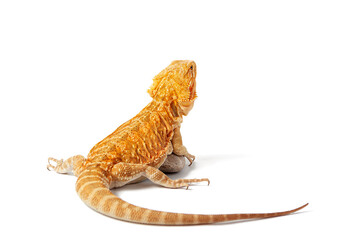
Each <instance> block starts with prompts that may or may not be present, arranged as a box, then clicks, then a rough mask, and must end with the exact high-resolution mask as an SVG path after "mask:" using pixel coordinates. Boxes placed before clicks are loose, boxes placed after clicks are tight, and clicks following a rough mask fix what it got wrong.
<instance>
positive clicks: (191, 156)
mask: <svg viewBox="0 0 360 240" xmlns="http://www.w3.org/2000/svg"><path fill="white" fill-rule="evenodd" d="M185 157H186V159H187V160H188V161H189V162H190V164H189V167H190V166H191V164H192V163H193V162H194V161H195V156H194V155H191V154H190V153H187V154H186V155H185Z"/></svg>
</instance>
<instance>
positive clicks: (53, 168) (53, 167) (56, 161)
mask: <svg viewBox="0 0 360 240" xmlns="http://www.w3.org/2000/svg"><path fill="white" fill-rule="evenodd" d="M51 161H53V162H55V163H56V166H54V165H53V164H52V163H51ZM48 163H49V164H48V165H47V166H46V168H47V170H49V171H51V170H55V169H56V167H58V166H60V165H61V164H62V163H63V160H62V159H61V160H57V159H55V158H52V157H49V158H48Z"/></svg>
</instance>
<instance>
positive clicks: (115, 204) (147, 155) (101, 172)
mask: <svg viewBox="0 0 360 240" xmlns="http://www.w3.org/2000/svg"><path fill="white" fill-rule="evenodd" d="M195 78H196V65H195V62H193V61H174V62H172V63H171V64H170V65H169V66H168V67H167V68H165V69H164V70H163V71H161V72H160V73H159V74H158V75H157V76H156V77H155V78H154V81H153V85H152V86H151V87H150V89H149V90H148V92H149V94H150V96H151V97H152V98H153V100H152V101H151V102H150V103H149V104H148V105H147V106H146V107H145V108H144V109H143V110H142V111H141V112H140V113H139V114H138V115H136V116H135V117H134V118H132V119H130V120H129V121H127V122H126V123H124V124H122V125H121V126H120V127H119V128H118V129H116V130H115V131H114V132H113V133H112V134H110V135H109V136H108V137H106V138H105V139H103V140H102V141H100V142H99V143H98V144H96V145H95V146H94V147H93V148H92V149H91V150H90V153H89V154H88V156H87V158H85V157H83V156H81V155H77V156H74V157H71V158H69V159H67V160H66V161H62V160H56V159H54V158H49V165H48V169H53V170H54V171H56V172H58V173H70V172H72V173H74V175H75V176H77V177H78V179H77V182H76V192H77V193H78V195H79V196H80V198H81V199H82V200H83V201H84V202H85V204H87V205H88V206H89V207H91V208H93V209H94V210H96V211H98V212H100V213H103V214H105V215H107V216H110V217H113V218H117V219H121V220H125V221H130V222H137V223H144V224H157V225H193V224H206V223H217V222H225V221H234V220H240V219H251V218H267V217H276V216H282V215H286V214H290V213H293V212H296V211H298V210H300V209H302V208H304V207H305V206H306V205H307V204H305V205H304V206H302V207H299V208H297V209H294V210H290V211H285V212H277V213H262V214H217V215H202V214H183V213H170V212H162V211H155V210H150V209H145V208H141V207H138V206H134V205H132V204H130V203H127V202H125V201H123V200H122V199H120V198H118V197H117V196H115V195H114V194H113V193H112V192H111V191H110V189H111V188H115V187H120V186H123V185H125V184H128V183H131V182H137V181H140V180H142V179H144V178H148V179H150V180H151V181H152V182H154V183H157V184H159V185H162V186H164V187H169V188H180V187H186V188H188V186H189V184H191V183H195V182H204V181H205V182H208V183H209V180H208V179H207V178H202V179H178V180H172V179H170V178H169V177H167V176H166V175H165V174H164V173H163V172H161V171H160V170H158V168H159V167H160V166H161V165H162V164H163V163H164V162H165V161H166V157H167V155H170V154H176V155H179V156H184V157H186V158H187V159H188V160H189V162H190V165H191V163H192V161H193V160H194V159H195V157H194V156H193V155H191V154H189V153H188V151H187V150H186V148H185V147H184V146H183V144H182V139H181V134H180V125H181V123H182V117H183V116H184V115H185V116H186V115H187V114H188V113H189V111H190V110H191V109H192V107H193V104H194V100H195V98H196V81H195ZM50 161H52V162H55V163H56V165H55V166H54V165H52V164H51V162H50Z"/></svg>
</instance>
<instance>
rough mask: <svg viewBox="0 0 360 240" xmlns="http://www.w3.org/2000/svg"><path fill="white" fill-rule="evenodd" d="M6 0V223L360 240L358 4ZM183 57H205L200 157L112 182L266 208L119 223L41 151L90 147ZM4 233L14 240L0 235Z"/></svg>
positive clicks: (57, 235) (195, 118) (207, 204)
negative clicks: (268, 215) (166, 172)
mask: <svg viewBox="0 0 360 240" xmlns="http://www.w3.org/2000/svg"><path fill="white" fill-rule="evenodd" d="M128 2H131V3H125V2H120V1H74V0H71V1H1V3H0V81H1V85H0V104H1V118H0V121H1V124H0V131H1V132H0V140H1V145H0V146H1V159H0V162H1V174H0V177H1V198H0V201H1V214H0V217H1V220H2V221H3V223H2V227H1V228H2V230H1V235H4V236H5V235H7V237H6V239H15V238H17V239H19V237H20V236H25V237H37V238H40V239H42V238H51V239H63V238H73V239H100V238H101V239H105V238H113V239H125V238H129V237H130V236H131V237H133V238H134V239H139V238H140V237H142V238H145V237H146V238H147V239H153V238H155V237H156V238H157V239H185V238H197V237H201V238H202V239H209V238H211V239H212V238H217V239H219V238H222V239H224V238H225V239H231V238H234V239H235V238H236V239H238V238H240V237H241V238H242V239H265V238H266V239H309V238H317V239H319V238H321V239H325V238H327V237H334V238H338V239H339V238H341V239H359V236H360V234H359V230H358V227H359V224H358V223H359V220H358V215H359V214H360V211H359V201H360V198H359V196H358V192H359V182H360V178H359V167H358V165H357V162H359V160H360V151H359V146H360V124H359V123H360V112H359V103H360V94H359V91H360V84H359V81H360V71H359V66H360V65H359V64H360V57H359V56H360V47H359V46H360V44H359V43H360V31H359V30H360V28H359V27H360V26H359V25H360V14H359V12H360V7H359V3H358V1H296V2H295V1H224V0H222V1H185V0H183V1H154V0H152V1H128ZM175 59H192V60H195V61H196V63H197V65H198V78H197V82H198V83H197V88H198V89H197V90H198V96H199V98H198V100H196V103H195V107H194V109H193V111H192V112H191V113H190V114H189V116H188V117H186V118H185V119H184V123H183V127H182V132H183V138H184V143H185V145H186V146H187V148H188V150H189V152H190V153H192V154H194V155H196V156H197V159H196V162H195V163H194V165H193V166H191V167H190V168H188V167H186V168H185V169H184V171H183V172H181V173H179V174H173V175H171V177H172V178H180V177H186V178H193V177H196V178H201V177H208V178H210V180H211V184H210V186H209V187H207V186H205V185H204V184H200V185H198V186H192V187H191V190H188V191H186V190H184V189H166V188H162V187H159V186H155V185H154V184H152V183H150V182H149V181H146V182H143V183H141V184H138V185H132V186H126V187H124V188H122V189H120V190H116V191H114V192H115V194H117V195H118V196H120V197H122V198H123V199H125V200H127V201H129V202H131V203H133V204H136V205H139V206H143V207H147V208H152V209H159V210H167V211H176V212H188V213H234V212H272V211H282V210H288V209H292V208H295V207H298V206H300V205H302V204H304V203H306V202H309V203H310V205H309V206H308V207H307V208H306V209H304V210H303V211H301V212H300V213H298V214H293V215H291V216H286V217H279V218H273V219H266V220H259V221H247V222H240V223H231V224H217V225H210V226H195V227H163V226H160V227H159V226H146V225H139V224H132V223H126V222H122V221H118V220H114V219H112V218H108V217H105V216H103V215H100V214H98V213H96V212H94V211H92V210H90V209H89V208H88V207H86V206H85V205H84V204H83V203H82V202H81V200H80V199H79V198H78V196H77V194H76V192H75V189H74V185H75V181H76V178H75V177H73V176H66V175H60V174H55V173H54V172H48V171H47V170H46V164H47V158H48V157H50V156H52V157H55V158H67V157H70V156H73V155H75V154H82V155H86V154H87V152H88V151H89V150H90V148H91V147H92V146H93V145H94V144H95V143H97V142H98V141H100V140H101V139H102V138H104V137H105V136H106V135H107V134H109V133H111V132H112V131H113V130H114V129H115V128H116V127H117V126H119V125H120V124H121V123H122V122H124V121H126V120H128V119H129V118H131V117H132V116H134V115H135V114H136V113H137V112H138V111H140V110H141V109H142V108H143V107H144V106H145V105H146V104H147V103H148V102H149V101H150V97H149V96H148V94H147V93H146V90H147V88H148V87H149V86H150V85H151V81H152V77H153V76H155V75H156V74H157V73H158V72H160V71H161V70H162V69H163V68H164V67H166V66H167V65H168V64H169V63H170V62H171V61H172V60H175ZM1 238H2V239H5V238H4V237H3V236H2V237H1Z"/></svg>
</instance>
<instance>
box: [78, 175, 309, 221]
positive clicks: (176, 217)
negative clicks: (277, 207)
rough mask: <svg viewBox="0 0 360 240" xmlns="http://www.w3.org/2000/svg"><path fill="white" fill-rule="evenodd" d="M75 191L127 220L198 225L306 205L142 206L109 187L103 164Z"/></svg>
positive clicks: (92, 204)
mask: <svg viewBox="0 0 360 240" xmlns="http://www.w3.org/2000/svg"><path fill="white" fill-rule="evenodd" d="M76 192H77V193H78V195H79V196H80V198H81V200H83V201H84V202H85V204H86V205H88V206H89V207H91V208H92V209H94V210H96V211H97V212H100V213H102V214H105V215H107V216H109V217H113V218H117V219H120V220H124V221H129V222H136V223H143V224H154V225H195V224H209V223H218V222H228V221H235V220H242V219H255V218H269V217H278V216H283V215H287V214H290V213H293V212H296V211H299V210H300V209H302V208H304V207H306V206H307V205H308V204H305V205H303V206H301V207H299V208H296V209H293V210H290V211H284V212H275V213H250V214H216V215H204V214H183V213H171V212H162V211H156V210H151V209H146V208H141V207H138V206H135V205H132V204H130V203H127V202H125V201H123V200H122V199H120V198H118V197H117V196H115V195H114V194H113V193H112V192H111V191H110V190H109V180H108V179H107V177H106V174H105V172H103V171H102V170H101V169H100V168H96V169H92V170H85V171H83V172H82V173H81V174H80V176H79V178H78V179H77V182H76Z"/></svg>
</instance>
